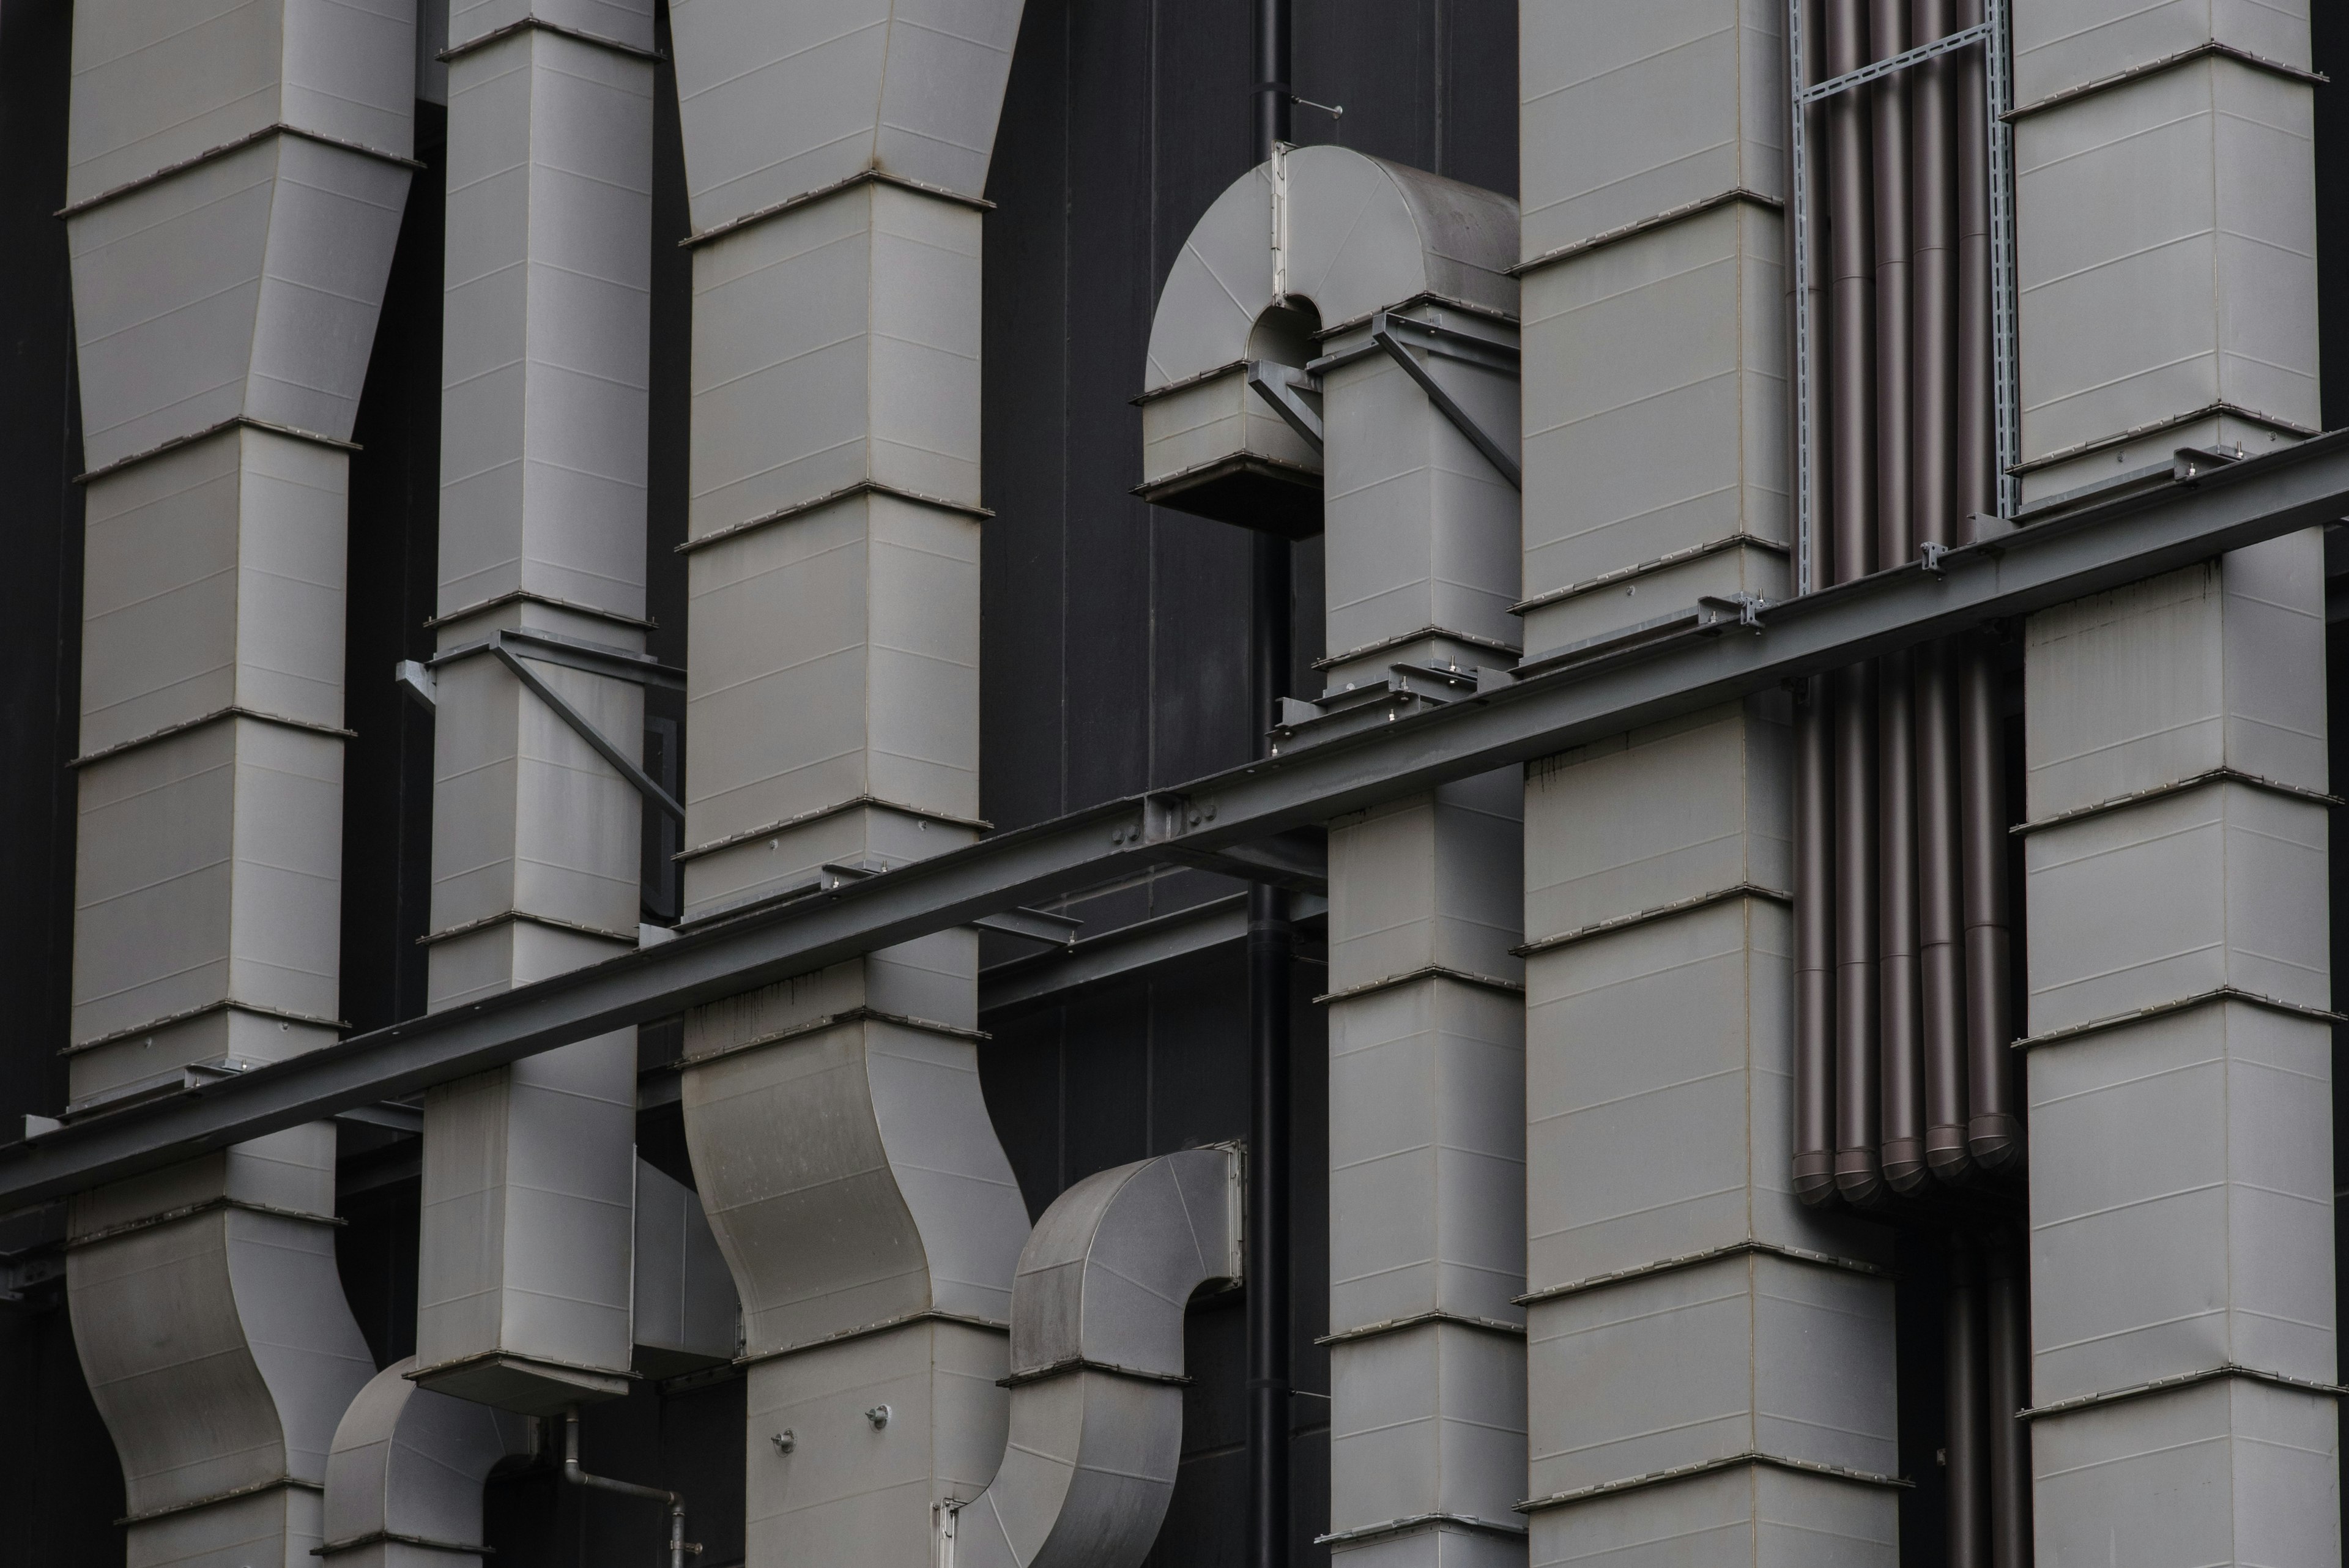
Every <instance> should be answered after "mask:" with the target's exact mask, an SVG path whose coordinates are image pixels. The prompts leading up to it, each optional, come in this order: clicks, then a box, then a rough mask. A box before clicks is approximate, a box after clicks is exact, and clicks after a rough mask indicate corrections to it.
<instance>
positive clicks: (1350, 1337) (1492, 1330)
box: [1313, 1308, 1526, 1539]
mask: <svg viewBox="0 0 2349 1568" xmlns="http://www.w3.org/2000/svg"><path fill="white" fill-rule="evenodd" d="M1447 1323H1448V1324H1453V1325H1454V1326H1455V1327H1459V1328H1474V1329H1480V1330H1482V1331H1484V1332H1485V1333H1486V1334H1506V1335H1508V1336H1509V1337H1510V1338H1512V1339H1523V1338H1524V1337H1525V1336H1526V1325H1525V1324H1521V1323H1510V1322H1508V1321H1507V1320H1506V1319H1505V1318H1497V1317H1475V1316H1471V1315H1470V1314H1467V1313H1459V1312H1445V1311H1444V1310H1442V1309H1441V1308H1438V1309H1437V1310H1436V1311H1433V1312H1420V1313H1413V1314H1411V1315H1410V1316H1409V1317H1390V1318H1381V1320H1379V1321H1378V1322H1377V1323H1366V1324H1361V1325H1360V1326H1358V1327H1354V1328H1341V1329H1339V1330H1337V1331H1336V1332H1335V1333H1333V1334H1323V1335H1321V1336H1320V1337H1319V1339H1316V1340H1315V1341H1314V1342H1313V1343H1314V1344H1316V1345H1351V1344H1353V1343H1354V1342H1356V1341H1357V1340H1364V1339H1376V1338H1378V1337H1379V1336H1380V1335H1381V1334H1402V1333H1404V1332H1405V1331H1407V1330H1410V1329H1414V1328H1423V1327H1425V1326H1427V1325H1428V1324H1447ZM1415 1517H1416V1516H1415ZM1425 1517H1428V1518H1431V1519H1432V1518H1435V1517H1438V1516H1436V1515H1433V1514H1430V1515H1427V1516H1425ZM1446 1517H1448V1516H1446ZM1366 1528H1368V1529H1371V1530H1385V1529H1387V1528H1389V1526H1387V1525H1383V1524H1378V1525H1370V1526H1367V1527H1366ZM1352 1533H1360V1532H1352ZM1333 1539H1334V1538H1333Z"/></svg>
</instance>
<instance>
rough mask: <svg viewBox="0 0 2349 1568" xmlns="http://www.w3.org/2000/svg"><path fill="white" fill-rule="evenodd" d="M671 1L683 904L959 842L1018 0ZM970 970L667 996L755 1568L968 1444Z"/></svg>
mask: <svg viewBox="0 0 2349 1568" xmlns="http://www.w3.org/2000/svg"><path fill="white" fill-rule="evenodd" d="M670 22H671V28H672V39H673V43H674V47H675V55H676V61H677V80H678V108H679V113H680V117H681V121H682V127H683V135H684V144H685V160H686V184H687V194H688V201H689V202H690V207H691V212H692V218H693V224H694V228H695V231H696V233H695V234H694V237H693V238H692V240H691V241H690V242H689V244H690V245H691V249H692V255H693V276H694V310H693V374H692V381H693V433H692V448H691V454H690V462H689V468H690V493H691V501H690V504H689V511H688V520H687V532H688V538H687V543H686V545H685V549H686V554H687V567H686V570H687V576H688V593H689V595H690V602H691V606H692V615H691V622H690V627H689V638H690V652H689V657H688V665H689V673H688V685H687V714H688V722H687V730H686V733H687V742H686V743H687V751H688V756H687V767H686V778H687V781H688V787H689V789H690V791H691V792H692V793H691V796H690V798H689V799H688V801H687V803H686V812H687V824H686V834H685V842H686V846H687V847H686V849H685V851H684V854H683V856H682V857H681V858H682V859H683V862H684V867H685V906H686V916H687V919H688V921H691V920H694V919H702V918H705V917H707V916H709V915H710V914H712V913H713V912H716V911H718V910H721V909H727V908H730V907H738V906H740V905H741V904H743V903H745V902H748V901H750V900H755V899H759V898H769V897H772V896H775V895H778V894H782V893H787V892H790V891H792V889H794V888H805V887H808V886H810V885H812V884H814V883H816V882H818V881H820V880H821V879H823V878H825V877H833V876H840V875H851V876H853V875H857V874H860V873H869V872H872V871H876V870H882V869H885V868H886V867H891V866H895V865H902V864H904V863H905V862H906V861H908V860H912V859H916V858H919V857H925V856H928V855H933V854H936V853H938V852H940V851H942V850H946V849H949V848H953V847H955V846H959V845H964V844H968V843H970V842H971V841H972V840H973V839H974V838H975V837H976V836H977V835H978V832H979V831H980V830H981V828H982V826H983V825H982V824H981V823H980V822H979V821H978V706H979V702H978V654H979V598H980V594H979V571H978V554H979V547H980V545H979V535H980V528H981V520H982V518H983V517H984V516H985V513H984V511H983V510H982V508H981V505H980V499H981V498H980V490H979V450H980V448H979V384H980V382H979V341H980V340H979V304H980V287H979V281H980V280H979V261H980V250H981V247H980V234H979V225H980V213H981V210H982V207H983V197H982V192H983V190H984V187H985V183H986V179H987V164H988V157H989V154H990V152H991V150H992V147H993V143H994V133H995V124H996V118H997V115H998V113H999V109H1000V108H1001V104H1002V95H1003V86H1004V81H1005V78H1006V74H1007V72H1008V69H1009V57H1010V50H1011V45H1012V40H1013V37H1014V36H1015V35H1016V34H1017V32H1018V30H1019V0H976V3H974V4H970V5H960V6H957V7H956V8H955V9H954V10H953V12H952V14H951V16H950V17H949V16H947V15H946V14H943V13H939V12H936V11H934V10H932V9H928V8H924V7H919V6H915V5H906V4H903V3H900V0H852V4H850V5H848V6H847V7H846V8H845V9H843V8H838V7H834V8H831V9H825V8H823V7H810V6H805V5H775V4H771V3H770V0H675V3H674V4H673V5H672V7H671V11H670ZM827 867H833V868H837V869H827ZM977 973H978V946H977V942H976V940H975V937H974V936H973V934H972V933H971V932H969V931H967V930H966V931H950V932H945V933H941V934H939V935H937V936H934V937H930V938H926V939H925V940H921V941H918V942H914V943H909V944H907V945H905V946H903V947H898V948H893V949H889V950H885V951H882V952H877V953H874V954H872V955H869V956H867V957H865V958H863V959H859V960H856V961H852V962H849V963H844V964H841V965H838V966H835V967H834V968H833V969H831V970H828V971H823V973H820V974H814V975H809V976H805V977H803V978H802V979H799V980H796V981H791V982H788V983H786V984H782V985H778V986H773V987H769V988H767V989H765V990H763V991H760V992H753V993H750V994H749V995H746V996H743V997H740V998H737V999H735V1000H733V1001H731V1002H723V1003H719V1004H717V1005H714V1006H710V1007H705V1008H700V1009H697V1010H695V1011H694V1012H689V1013H688V1015H687V1018H686V1025H685V1027H686V1062H685V1067H684V1072H683V1075H682V1096H683V1108H684V1116H685V1125H686V1136H687V1141H688V1147H689V1149H690V1151H691V1154H692V1158H693V1166H694V1173H695V1185H696V1187H697V1189H698V1191H699V1193H700V1197H701V1200H702V1203H703V1205H704V1206H705V1208H706V1209H707V1210H708V1213H709V1223H710V1227H711V1229H712V1230H713V1231H715V1232H716V1235H717V1238H718V1242H719V1247H720V1249H721V1250H722V1251H724V1253H725V1255H726V1260H727V1262H728V1264H729V1266H730V1268H731V1269H732V1271H733V1273H734V1281H735V1285H736V1288H737V1289H738V1290H739V1291H740V1295H741V1302H742V1315H743V1336H744V1354H745V1355H746V1356H747V1357H748V1358H749V1359H750V1372H749V1377H750V1391H749V1400H750V1421H751V1429H750V1469H749V1473H748V1477H747V1487H748V1491H747V1507H748V1511H749V1519H748V1527H747V1542H748V1550H749V1556H750V1563H753V1564H757V1565H760V1568H767V1565H770V1564H776V1565H780V1564H782V1563H790V1564H792V1568H823V1565H825V1564H831V1563H839V1564H845V1563H851V1562H861V1561H869V1560H871V1559H873V1558H874V1557H875V1556H881V1557H887V1558H889V1559H891V1560H893V1561H901V1562H909V1563H910V1562H917V1561H920V1560H922V1558H923V1557H924V1555H925V1554H926V1552H928V1551H929V1550H930V1546H929V1542H930V1540H931V1537H932V1534H933V1524H932V1520H931V1509H932V1508H933V1506H934V1505H936V1504H938V1503H940V1502H942V1501H944V1500H945V1499H946V1498H947V1495H949V1493H953V1494H956V1495H962V1496H968V1495H971V1494H972V1493H973V1492H975V1491H976V1490H978V1487H979V1486H980V1485H982V1484H984V1482H985V1480H986V1478H987V1476H988V1473H989V1472H990V1471H991V1470H992V1469H993V1467H994V1465H995V1463H996V1459H997V1457H998V1456H999V1454H1000V1453H1001V1451H1002V1444H1003V1432H1004V1421H1005V1414H1006V1409H1007V1404H1006V1400H1005V1397H1004V1396H1003V1394H1002V1392H1001V1391H1000V1390H999V1389H997V1388H995V1387H994V1386H993V1384H994V1380H995V1379H996V1378H999V1377H1000V1376H1003V1372H1004V1368H1005V1366H1006V1362H1005V1354H1006V1352H1005V1337H1004V1336H1005V1333H1006V1327H1007V1323H1008V1318H1009V1310H1010V1295H1011V1277H1012V1272H1013V1270H1014V1268H1015V1266H1016V1265H1017V1262H1018V1260H1019V1247H1020V1244H1021V1242H1022V1241H1024V1240H1025V1239H1026V1237H1027V1234H1028V1215H1027V1210H1026V1207H1025V1205H1024V1204H1023V1203H1022V1201H1021V1199H1020V1197H1019V1187H1018V1184H1017V1182H1016V1181H1015V1180H1014V1179H1013V1178H1012V1174H1011V1168H1010V1163H1009V1160H1007V1159H1006V1158H1004V1154H1003V1150H1002V1148H1001V1147H1000V1146H999V1144H998V1143H997V1141H996V1138H995V1132H994V1127H993V1125H992V1124H991V1123H990V1122H989V1120H988V1115H987V1106H986V1103H985V1100H984V1098H983V1097H982V1096H981V1095H980V1093H979V1087H978V1061H977V1055H976V1051H975V1041H976V1039H977V1023H978V995H977ZM883 1407H886V1409H887V1412H888V1413H887V1414H885V1415H884V1416H883V1417H881V1418H880V1419H879V1420H878V1421H872V1420H868V1419H867V1417H866V1416H865V1415H864V1412H865V1411H868V1410H881V1409H883ZM786 1430H789V1431H792V1432H795V1433H796V1434H797V1438H796V1439H795V1443H796V1446H795V1448H794V1450H793V1451H792V1453H790V1454H784V1453H781V1452H780V1451H779V1445H777V1444H776V1443H774V1442H772V1441H771V1439H773V1438H776V1436H777V1435H778V1434H780V1433H781V1432H783V1431H786Z"/></svg>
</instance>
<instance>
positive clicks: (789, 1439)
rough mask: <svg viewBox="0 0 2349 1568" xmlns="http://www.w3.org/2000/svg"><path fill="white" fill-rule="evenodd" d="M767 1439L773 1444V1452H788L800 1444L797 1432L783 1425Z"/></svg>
mask: <svg viewBox="0 0 2349 1568" xmlns="http://www.w3.org/2000/svg"><path fill="white" fill-rule="evenodd" d="M767 1440H768V1441H769V1442H771V1443H772V1444H774V1445H775V1452H777V1453H779V1454H788V1453H790V1452H791V1451H792V1449H796V1448H798V1447H799V1446H800V1439H799V1434H798V1433H796V1432H794V1431H792V1429H791V1428H789V1427H785V1428H783V1429H782V1430H781V1431H780V1432H777V1433H776V1434H775V1435H774V1436H773V1437H771V1438H768V1439H767Z"/></svg>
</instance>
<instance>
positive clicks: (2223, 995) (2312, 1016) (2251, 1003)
mask: <svg viewBox="0 0 2349 1568" xmlns="http://www.w3.org/2000/svg"><path fill="white" fill-rule="evenodd" d="M2220 1002H2241V1003H2242V1004H2243V1005H2244V1006H2246V1007H2256V1008H2260V1009H2261V1010H2263V1011H2265V1012H2281V1013H2284V1014H2286V1015H2287V1016H2290V1017H2292V1018H2305V1019H2307V1020H2309V1021H2310V1022H2312V1023H2323V1024H2326V1025H2328V1026H2329V1025H2332V1024H2336V1023H2349V1016H2344V1014H2342V1013H2338V1012H2331V1011H2329V1010H2327V1009H2325V1008H2322V1007H2312V1006H2310V1005H2309V1004H2308V1003H2307V1002H2286V1001H2284V1000H2283V999H2282V997H2276V996H2263V995H2261V993H2260V992H2256V991H2245V990H2242V989H2241V988H2240V987H2239V986H2232V985H2221V986H2214V987H2212V988H2211V989H2210V990H2209V991H2198V992H2195V993H2194V994H2193V995H2191V996H2181V997H2178V998H2177V999H2176V1000H2174V1001H2170V1002H2149V1003H2147V1005H2145V1006H2143V1007H2139V1008H2135V1009H2132V1010H2131V1011H2129V1012H2116V1013H2112V1014H2109V1015H2108V1016H2106V1017H2103V1018H2091V1019H2089V1020H2088V1021H2087V1022H2086V1023H2067V1024H2065V1025H2064V1027H2063V1028H2061V1029H2050V1030H2048V1031H2047V1032H2046V1033H2044V1034H2026V1035H2024V1036H2023V1037H2022V1038H2021V1039H2019V1040H2011V1041H2009V1042H2007V1044H2008V1045H2009V1047H2010V1048H2012V1049H2013V1050H2016V1051H2033V1050H2036V1049H2038V1048H2039V1047H2040V1046H2042V1045H2065V1044H2070V1043H2072V1042H2073V1041H2075V1040H2078V1039H2082V1038H2085V1036H2087V1035H2090V1034H2102V1033H2105V1032H2106V1031H2107V1030H2112V1029H2126V1028H2127V1027H2128V1026H2129V1025H2130V1024H2132V1023H2150V1022H2151V1021H2153V1020H2154V1019H2157V1018H2168V1017H2169V1016H2170V1015H2171V1014H2173V1013H2178V1012H2194V1011H2196V1010H2197V1009H2198V1008H2204V1007H2213V1006H2216V1005H2218V1004H2219V1003H2220Z"/></svg>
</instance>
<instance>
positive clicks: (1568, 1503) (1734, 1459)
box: [1516, 1449, 1917, 1513]
mask: <svg viewBox="0 0 2349 1568" xmlns="http://www.w3.org/2000/svg"><path fill="white" fill-rule="evenodd" d="M1746 1465H1767V1466H1769V1467H1770V1468H1771V1469H1782V1470H1792V1471H1794V1472H1795V1474H1797V1475H1807V1476H1824V1477H1826V1478H1827V1479H1829V1480H1843V1481H1852V1482H1856V1483H1857V1484H1858V1485H1860V1486H1869V1487H1897V1488H1899V1489H1901V1490H1908V1489H1909V1488H1911V1487H1914V1486H1915V1485H1916V1484H1917V1483H1916V1482H1915V1481H1912V1480H1909V1479H1908V1478H1907V1477H1906V1476H1888V1475H1878V1474H1877V1473H1876V1472H1875V1471H1873V1470H1855V1469H1846V1468H1844V1467H1843V1466H1842V1465H1823V1464H1820V1463H1818V1462H1817V1461H1816V1460H1814V1459H1794V1458H1791V1457H1789V1456H1787V1455H1785V1454H1769V1453H1764V1452H1763V1451H1762V1450H1761V1449H1746V1450H1744V1452H1743V1453H1735V1454H1723V1455H1722V1456H1721V1457H1720V1458H1719V1459H1700V1460H1698V1461H1697V1462H1696V1463H1695V1464H1692V1465H1680V1466H1677V1467H1675V1468H1674V1469H1668V1470H1651V1471H1650V1472H1649V1473H1648V1474H1646V1475H1643V1476H1626V1477H1624V1478H1623V1479H1622V1480H1611V1481H1599V1482H1598V1483H1597V1484H1595V1485H1592V1486H1581V1487H1576V1488H1575V1489H1574V1490H1571V1491H1558V1492H1552V1493H1551V1494H1550V1495H1549V1496H1547V1497H1536V1498H1528V1499H1526V1501H1524V1502H1521V1503H1519V1504H1517V1505H1516V1511H1518V1512H1519V1513H1541V1512H1545V1511H1548V1510H1550V1509H1553V1508H1571V1507H1573V1506H1574V1505H1575V1504H1576V1503H1578V1502H1588V1501H1591V1500H1592V1499H1594V1498H1601V1497H1613V1496H1614V1495H1615V1494H1617V1493H1618V1492H1626V1491H1639V1490H1644V1489H1646V1488H1648V1487H1653V1486H1668V1485H1670V1484H1671V1483H1672V1482H1673V1481H1681V1480H1691V1479H1692V1478H1694V1477H1696V1476H1706V1475H1713V1474H1714V1473H1715V1472H1717V1471H1720V1470H1729V1469H1740V1468H1742V1467H1744V1466H1746Z"/></svg>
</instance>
